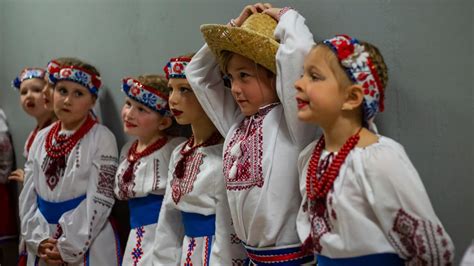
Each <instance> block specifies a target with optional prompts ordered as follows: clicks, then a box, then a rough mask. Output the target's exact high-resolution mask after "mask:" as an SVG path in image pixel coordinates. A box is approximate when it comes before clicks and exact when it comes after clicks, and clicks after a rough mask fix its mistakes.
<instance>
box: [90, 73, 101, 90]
mask: <svg viewBox="0 0 474 266" xmlns="http://www.w3.org/2000/svg"><path fill="white" fill-rule="evenodd" d="M91 82H92V85H94V87H96V88H97V89H98V88H100V85H101V84H102V82H101V81H100V79H99V78H97V76H96V75H92V81H91Z"/></svg>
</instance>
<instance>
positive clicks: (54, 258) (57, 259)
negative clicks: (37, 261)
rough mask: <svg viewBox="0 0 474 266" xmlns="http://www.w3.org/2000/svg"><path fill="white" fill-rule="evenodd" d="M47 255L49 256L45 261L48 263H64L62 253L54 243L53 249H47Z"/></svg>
mask: <svg viewBox="0 0 474 266" xmlns="http://www.w3.org/2000/svg"><path fill="white" fill-rule="evenodd" d="M46 255H47V256H48V257H47V258H46V259H45V260H44V261H45V262H46V264H48V265H62V264H64V261H63V259H62V258H61V253H59V250H58V247H57V245H54V247H53V249H52V250H46Z"/></svg>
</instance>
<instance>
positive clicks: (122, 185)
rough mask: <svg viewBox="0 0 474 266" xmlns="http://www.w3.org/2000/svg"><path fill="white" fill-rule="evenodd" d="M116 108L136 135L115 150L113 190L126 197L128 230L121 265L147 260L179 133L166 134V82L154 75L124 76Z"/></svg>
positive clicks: (149, 262) (169, 122)
mask: <svg viewBox="0 0 474 266" xmlns="http://www.w3.org/2000/svg"><path fill="white" fill-rule="evenodd" d="M122 90H123V92H124V93H125V95H126V98H125V105H124V106H123V108H122V121H123V124H124V125H123V126H124V131H125V133H127V134H128V135H131V136H135V137H136V138H137V139H136V140H135V141H133V142H130V143H128V144H126V145H125V146H124V147H123V149H122V152H121V156H120V165H119V168H118V171H117V174H116V176H115V196H116V197H117V198H118V199H119V200H128V203H129V207H130V224H131V228H132V230H131V231H130V234H129V237H128V242H127V246H126V248H125V253H124V257H123V265H152V260H153V242H154V240H155V230H156V223H157V221H158V215H159V212H160V207H161V203H162V201H163V195H164V194H165V189H166V184H167V181H168V180H167V178H168V165H169V160H170V156H171V152H172V151H173V149H174V148H175V147H176V146H177V145H178V144H179V143H181V142H184V141H185V139H184V138H170V136H168V135H167V133H166V130H167V129H169V127H170V126H171V125H172V123H173V121H172V118H171V117H170V116H171V113H170V111H169V107H168V95H169V90H168V82H167V80H166V79H165V78H164V77H161V76H158V75H146V76H139V77H138V79H133V78H125V79H123V83H122Z"/></svg>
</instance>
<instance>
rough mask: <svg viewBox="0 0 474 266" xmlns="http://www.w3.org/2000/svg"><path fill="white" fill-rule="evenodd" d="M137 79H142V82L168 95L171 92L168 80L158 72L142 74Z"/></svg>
mask: <svg viewBox="0 0 474 266" xmlns="http://www.w3.org/2000/svg"><path fill="white" fill-rule="evenodd" d="M137 80H138V81H140V83H141V84H143V85H146V86H149V87H152V88H153V89H155V90H157V91H159V92H161V93H163V94H165V95H166V96H169V94H170V89H169V88H168V80H167V79H166V78H165V77H164V76H161V75H156V74H147V75H140V76H138V78H137Z"/></svg>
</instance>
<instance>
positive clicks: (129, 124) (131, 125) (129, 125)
mask: <svg viewBox="0 0 474 266" xmlns="http://www.w3.org/2000/svg"><path fill="white" fill-rule="evenodd" d="M124 124H125V127H126V128H134V127H137V125H135V124H132V123H130V122H127V121H125V123H124Z"/></svg>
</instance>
